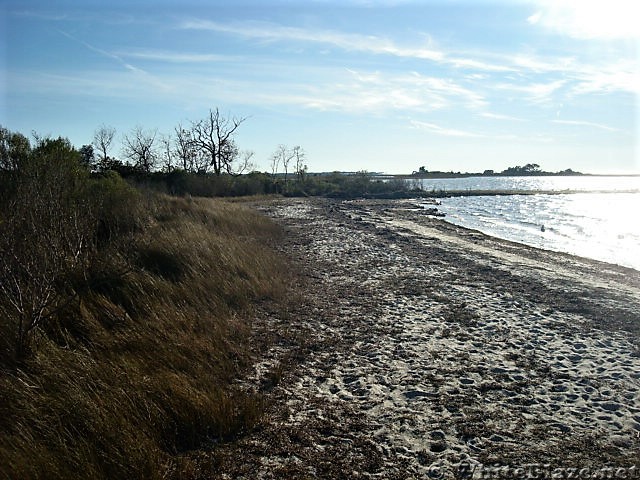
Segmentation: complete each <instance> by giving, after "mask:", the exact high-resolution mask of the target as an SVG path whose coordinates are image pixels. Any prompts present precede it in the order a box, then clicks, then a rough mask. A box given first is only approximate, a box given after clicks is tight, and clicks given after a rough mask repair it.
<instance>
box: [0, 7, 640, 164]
mask: <svg viewBox="0 0 640 480" xmlns="http://www.w3.org/2000/svg"><path fill="white" fill-rule="evenodd" d="M638 18H640V2H636V1H635V0H608V1H606V2H603V1H591V0H581V1H580V0H526V1H525V0H523V1H510V2H506V1H503V2H496V1H492V2H489V1H472V0H467V1H444V0H440V1H421V2H418V1H401V0H396V1H393V0H386V1H385V0H379V1H375V0H370V1H366V0H360V1H356V0H341V1H322V0H316V1H293V0H289V1H285V0H280V1H272V0H265V1H257V0H253V1H243V0H239V1H235V2H232V1H228V2H221V1H190V0H186V1H181V2H177V1H168V0H164V1H162V0H161V1H155V2H141V1H135V0H133V1H127V2H123V1H120V0H116V1H111V2H108V3H107V2H102V1H100V2H98V1H94V0H85V1H69V0H67V1H51V0H47V1H31V0H22V1H12V0H9V1H7V0H4V1H3V2H0V89H1V90H0V123H1V124H2V125H3V126H6V127H7V128H9V129H11V130H16V131H20V132H23V133H25V134H28V133H30V132H31V131H36V132H38V133H39V134H45V135H46V134H51V135H54V136H58V135H61V136H65V137H68V138H69V139H70V140H71V141H72V143H74V144H75V145H76V146H81V145H83V144H87V143H90V142H91V140H92V137H93V132H94V131H95V129H96V128H97V127H99V126H100V125H101V124H106V125H109V126H113V127H115V128H116V130H117V132H118V135H117V143H118V145H117V146H116V147H115V149H114V150H115V152H114V153H116V154H119V151H120V146H119V142H120V139H121V136H122V135H123V134H125V133H127V132H128V131H130V130H131V129H133V128H134V127H136V126H138V125H140V126H143V127H144V128H147V129H156V128H157V129H158V131H159V132H161V133H167V134H168V133H171V132H172V130H173V128H174V127H175V126H176V125H177V124H178V123H182V124H185V125H187V124H189V121H190V120H198V119H200V118H203V117H204V116H205V115H206V114H207V112H208V109H209V108H215V107H218V108H219V109H220V110H221V112H223V113H225V114H228V115H229V116H236V117H247V120H246V121H245V123H243V125H242V126H241V127H240V129H239V130H238V136H237V140H238V143H239V146H240V147H241V148H242V149H246V150H253V151H254V152H255V156H254V159H255V162H256V164H257V167H258V169H260V170H264V171H267V170H269V161H268V158H269V156H270V155H271V153H272V152H273V151H275V149H276V147H277V146H278V144H285V145H289V146H294V145H300V146H302V147H303V148H304V149H305V151H306V154H307V163H308V166H309V170H310V171H333V170H350V171H355V170H368V171H380V172H387V173H408V172H411V171H412V170H417V169H418V168H419V167H420V166H423V165H424V166H426V168H427V169H429V170H445V171H449V170H453V171H482V170H484V169H494V170H502V169H504V168H507V167H509V166H513V165H524V164H526V163H538V164H540V165H541V166H542V168H543V169H545V170H553V171H555V170H560V169H565V168H572V169H574V170H580V171H585V172H592V173H640V149H639V148H638V143H639V139H640V114H639V110H638V107H639V104H638V96H639V94H640V58H639V55H640V43H639V42H640V37H639V36H638V32H637V30H640V29H637V28H636V25H635V23H636V21H637V19H638Z"/></svg>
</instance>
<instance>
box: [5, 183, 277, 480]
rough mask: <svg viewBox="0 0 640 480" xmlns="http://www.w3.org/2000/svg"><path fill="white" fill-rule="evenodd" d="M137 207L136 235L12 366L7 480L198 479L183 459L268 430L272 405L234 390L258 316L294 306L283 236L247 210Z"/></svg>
mask: <svg viewBox="0 0 640 480" xmlns="http://www.w3.org/2000/svg"><path fill="white" fill-rule="evenodd" d="M135 202H143V207H144V208H141V209H138V210H137V211H138V215H140V219H139V220H140V221H139V222H138V224H139V228H137V229H136V232H135V234H134V235H132V236H131V238H129V239H128V241H127V242H126V244H121V245H120V246H119V247H118V248H111V249H109V248H105V249H104V250H103V253H102V254H101V255H102V257H101V258H100V259H99V261H95V262H93V263H92V264H91V267H90V268H89V270H88V271H86V272H84V274H83V275H81V276H79V277H78V278H68V279H67V281H69V282H71V283H74V282H75V283H77V287H78V288H77V291H78V292H79V293H78V295H77V298H76V299H75V300H74V301H73V302H70V303H69V304H68V305H66V306H65V308H64V309H61V310H60V311H59V312H57V313H56V315H54V316H52V317H51V318H50V321H49V322H47V323H46V325H43V326H42V328H39V329H38V330H37V331H36V332H35V333H34V341H33V348H32V350H31V353H30V355H28V356H25V358H23V359H21V360H20V361H19V362H14V363H6V364H4V365H0V366H1V367H2V370H1V371H0V392H1V393H0V477H1V478H26V479H30V478H33V479H37V478H43V479H44V478H46V479H50V478H74V479H82V478H87V479H89V478H91V479H100V478H104V479H107V478H147V479H155V478H157V479H159V478H187V477H193V478H196V477H198V473H197V472H194V471H192V469H193V468H194V466H193V464H192V463H190V461H189V460H188V456H185V455H182V454H183V453H184V452H187V451H189V450H192V449H198V448H200V447H201V446H202V445H205V444H211V443H212V442H214V443H215V442H220V441H226V440H230V439H233V438H235V437H237V436H238V435H242V434H243V433H244V432H247V431H249V430H251V429H252V428H254V427H255V426H256V425H258V424H259V423H260V422H261V416H262V412H263V409H264V400H263V398H262V397H261V396H260V394H259V393H248V392H244V391H241V390H240V389H238V388H235V387H233V386H232V380H233V379H234V378H237V376H238V375H239V374H240V372H242V369H243V368H245V367H247V365H248V362H249V346H248V341H249V334H250V331H251V322H250V320H249V319H250V318H252V308H253V305H254V304H255V303H256V302H260V301H261V300H270V301H275V302H278V301H279V299H282V298H284V296H285V294H286V289H287V287H286V278H287V271H288V270H287V268H286V266H285V265H284V263H283V261H282V259H281V258H279V257H278V256H277V255H276V254H275V253H274V251H273V250H271V249H270V248H269V247H268V245H270V244H273V243H274V242H277V241H278V239H279V235H280V234H281V233H280V231H279V229H278V228H277V227H276V226H275V225H274V224H273V223H271V222H270V221H268V220H267V219H266V218H263V217H261V216H259V215H258V214H257V213H255V212H253V211H251V210H249V209H248V208H246V207H244V206H242V205H241V204H237V203H236V204H231V203H226V202H223V201H219V200H213V199H199V198H198V199H191V198H170V197H167V196H159V195H155V194H147V195H144V194H143V195H139V196H138V197H137V198H136V199H135ZM139 206H140V204H134V205H131V208H136V207H139ZM107 243H108V242H107ZM125 247H126V248H125ZM5 323H6V322H4V321H3V323H2V325H5ZM2 333H5V332H2Z"/></svg>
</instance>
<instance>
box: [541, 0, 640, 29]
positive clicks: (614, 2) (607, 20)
mask: <svg viewBox="0 0 640 480" xmlns="http://www.w3.org/2000/svg"><path fill="white" fill-rule="evenodd" d="M541 8H542V10H541V11H539V12H536V13H535V14H533V15H532V16H531V17H529V22H530V23H532V24H541V25H543V26H545V27H549V28H552V29H554V30H557V31H560V32H562V33H566V34H568V35H571V36H573V37H578V38H603V39H624V38H631V39H640V29H638V25H637V19H638V18H640V2H637V1H635V0H608V1H603V0H553V1H546V0H545V1H543V2H542V4H541Z"/></svg>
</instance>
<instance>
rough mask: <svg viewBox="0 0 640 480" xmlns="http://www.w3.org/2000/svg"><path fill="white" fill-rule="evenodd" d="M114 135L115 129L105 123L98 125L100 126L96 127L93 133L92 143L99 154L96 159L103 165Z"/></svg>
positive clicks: (107, 156) (107, 157)
mask: <svg viewBox="0 0 640 480" xmlns="http://www.w3.org/2000/svg"><path fill="white" fill-rule="evenodd" d="M115 136H116V129H115V128H113V127H108V126H106V125H100V127H98V129H97V130H96V131H95V132H94V133H93V145H94V146H95V147H96V149H97V150H98V153H99V154H100V157H99V158H98V161H99V162H100V163H101V164H102V165H105V164H106V163H107V161H108V160H109V148H110V147H111V144H112V143H113V139H114V138H115Z"/></svg>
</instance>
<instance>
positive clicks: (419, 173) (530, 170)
mask: <svg viewBox="0 0 640 480" xmlns="http://www.w3.org/2000/svg"><path fill="white" fill-rule="evenodd" d="M535 175H538V176H549V175H583V174H582V173H580V172H576V171H574V170H572V169H570V168H567V169H566V170H561V171H559V172H546V171H544V170H541V169H540V165H538V164H537V163H527V164H526V165H524V166H520V165H516V166H515V167H509V168H506V169H504V170H502V171H501V172H496V171H494V170H484V171H483V172H482V173H470V172H465V173H462V172H453V171H450V172H443V171H439V170H436V171H429V170H427V168H426V167H424V166H421V167H420V168H419V169H418V170H415V171H413V172H412V173H411V176H412V177H431V178H437V177H442V178H446V177H476V176H486V177H494V176H505V177H509V176H513V177H519V176H535Z"/></svg>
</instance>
